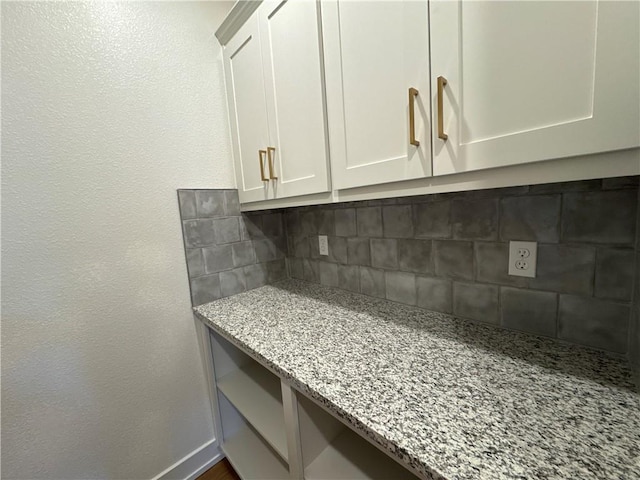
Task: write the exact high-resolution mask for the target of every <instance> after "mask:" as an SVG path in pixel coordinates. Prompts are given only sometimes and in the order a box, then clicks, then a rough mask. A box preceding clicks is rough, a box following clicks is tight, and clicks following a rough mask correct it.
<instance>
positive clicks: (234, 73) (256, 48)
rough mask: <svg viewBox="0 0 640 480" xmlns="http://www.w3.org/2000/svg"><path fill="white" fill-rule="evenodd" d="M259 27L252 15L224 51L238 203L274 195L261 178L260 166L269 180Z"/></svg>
mask: <svg viewBox="0 0 640 480" xmlns="http://www.w3.org/2000/svg"><path fill="white" fill-rule="evenodd" d="M258 25H259V23H258V16H257V15H256V14H254V15H253V16H252V17H251V18H249V20H247V22H246V23H245V24H244V25H243V26H242V27H241V28H240V30H238V32H237V33H236V34H235V35H234V37H233V38H232V39H231V40H230V41H229V43H227V45H225V48H224V62H225V76H226V83H227V98H228V102H229V120H230V122H229V123H230V124H231V136H232V140H233V155H234V161H235V171H236V182H237V184H238V196H239V197H240V202H241V203H245V202H255V201H258V200H267V199H269V198H272V196H273V193H272V188H271V182H269V181H268V180H267V181H264V180H263V178H262V175H261V173H262V172H261V163H262V168H263V169H264V175H265V177H268V171H267V169H266V149H267V146H268V145H269V132H268V127H267V107H266V100H265V95H264V81H263V77H262V52H261V50H260V35H259V27H258ZM261 150H262V151H263V152H264V153H260V151H261Z"/></svg>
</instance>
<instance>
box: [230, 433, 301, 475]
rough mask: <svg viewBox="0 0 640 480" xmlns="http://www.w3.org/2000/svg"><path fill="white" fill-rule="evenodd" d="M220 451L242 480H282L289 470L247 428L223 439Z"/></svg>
mask: <svg viewBox="0 0 640 480" xmlns="http://www.w3.org/2000/svg"><path fill="white" fill-rule="evenodd" d="M222 450H224V453H225V454H226V455H227V458H228V459H229V462H231V465H232V466H233V468H234V469H235V470H236V472H238V475H240V478H242V480H284V479H288V478H289V470H288V468H287V467H286V465H284V464H283V462H282V461H281V460H280V459H279V458H278V456H277V455H276V454H275V453H274V452H273V451H272V450H271V449H270V448H269V447H268V446H267V445H265V443H264V442H263V441H262V440H260V438H259V436H258V435H257V434H256V433H254V432H253V431H252V430H251V429H250V428H249V427H247V426H245V427H243V428H241V429H240V430H239V431H238V432H237V433H236V434H235V435H234V436H233V437H232V438H230V439H225V441H224V443H223V444H222Z"/></svg>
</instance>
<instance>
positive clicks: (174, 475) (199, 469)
mask: <svg viewBox="0 0 640 480" xmlns="http://www.w3.org/2000/svg"><path fill="white" fill-rule="evenodd" d="M223 458H224V455H223V454H222V452H221V451H220V449H219V448H218V442H216V439H215V438H214V439H212V440H209V441H208V442H207V443H205V444H204V445H202V446H200V447H198V448H197V449H195V450H194V451H193V452H191V453H189V454H188V455H187V456H185V457H184V458H182V459H180V460H178V461H177V462H176V463H174V464H173V465H171V466H170V467H169V468H167V469H166V470H164V471H163V472H160V473H159V474H158V475H156V476H155V477H153V479H152V480H195V479H196V478H197V477H198V476H199V475H201V474H202V473H204V472H205V471H206V470H208V469H209V468H211V467H212V466H213V465H215V464H216V463H218V462H219V461H220V460H222V459H223Z"/></svg>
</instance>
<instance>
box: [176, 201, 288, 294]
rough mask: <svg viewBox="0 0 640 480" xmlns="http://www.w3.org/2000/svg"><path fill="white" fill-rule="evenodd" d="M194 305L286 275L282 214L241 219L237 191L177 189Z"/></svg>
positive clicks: (244, 216) (242, 217) (268, 214)
mask: <svg viewBox="0 0 640 480" xmlns="http://www.w3.org/2000/svg"><path fill="white" fill-rule="evenodd" d="M178 203H179V206H180V217H181V222H182V232H183V238H184V246H185V256H186V261H187V270H188V273H189V285H190V287H191V302H192V304H193V305H194V306H196V305H201V304H203V303H207V302H211V301H213V300H216V299H218V298H222V297H227V296H230V295H235V294H237V293H241V292H244V291H245V290H250V289H252V288H257V287H261V286H263V285H266V284H268V283H271V282H274V281H277V280H281V279H283V278H285V277H286V276H287V271H286V264H285V250H286V242H285V237H284V234H283V232H284V226H283V217H282V214H281V213H269V212H267V213H264V214H258V215H251V216H248V215H243V214H241V213H240V204H239V202H238V192H237V190H178Z"/></svg>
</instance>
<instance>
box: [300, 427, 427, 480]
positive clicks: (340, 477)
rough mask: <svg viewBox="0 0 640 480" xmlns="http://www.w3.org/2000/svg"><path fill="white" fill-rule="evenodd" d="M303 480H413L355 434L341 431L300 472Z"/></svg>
mask: <svg viewBox="0 0 640 480" xmlns="http://www.w3.org/2000/svg"><path fill="white" fill-rule="evenodd" d="M304 478H305V479H306V480H378V479H379V480H389V479H391V478H392V479H394V480H404V479H410V480H416V479H417V477H416V476H414V475H413V474H412V473H411V472H409V471H408V470H406V469H405V468H403V467H402V466H401V465H399V464H398V463H397V462H395V461H394V460H392V459H391V458H389V457H387V456H386V455H385V454H384V453H382V452H381V451H380V450H378V449H377V448H376V447H374V446H373V445H371V444H369V443H368V442H367V441H366V440H364V439H363V438H362V437H360V436H359V435H358V434H357V433H355V432H352V431H351V430H349V429H348V428H345V429H344V431H343V432H342V433H340V435H338V436H337V437H336V438H335V439H334V440H333V441H332V442H331V443H330V444H329V446H327V448H325V449H324V450H323V451H322V452H321V453H320V455H318V457H317V458H316V459H315V460H314V461H313V462H311V464H310V465H309V466H308V467H307V468H306V469H305V471H304Z"/></svg>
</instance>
